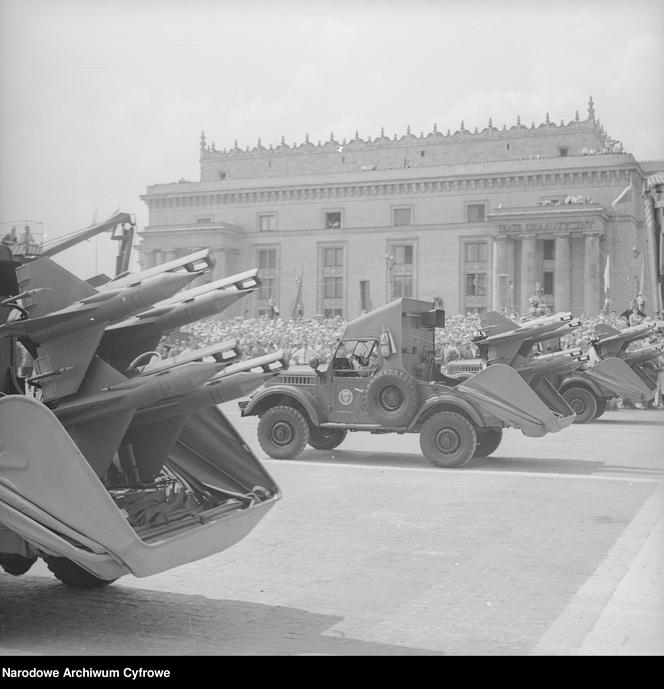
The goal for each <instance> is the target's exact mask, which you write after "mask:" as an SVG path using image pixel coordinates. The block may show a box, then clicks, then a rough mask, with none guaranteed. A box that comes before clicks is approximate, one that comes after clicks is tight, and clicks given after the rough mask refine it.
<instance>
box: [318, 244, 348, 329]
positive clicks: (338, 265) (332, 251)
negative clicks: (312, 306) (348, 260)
mask: <svg viewBox="0 0 664 689" xmlns="http://www.w3.org/2000/svg"><path fill="white" fill-rule="evenodd" d="M344 258H345V256H344V247H343V246H323V247H321V248H320V249H319V255H318V265H319V271H320V272H319V275H320V280H321V293H320V300H321V305H320V310H321V312H322V313H323V314H325V315H328V314H331V315H338V316H341V315H342V313H343V306H344V304H343V298H344Z"/></svg>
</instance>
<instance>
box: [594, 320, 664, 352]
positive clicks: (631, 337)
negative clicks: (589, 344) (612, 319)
mask: <svg viewBox="0 0 664 689" xmlns="http://www.w3.org/2000/svg"><path fill="white" fill-rule="evenodd" d="M662 332H664V322H663V321H654V320H653V321H645V322H643V323H639V324H638V325H633V326H631V327H630V328H624V329H623V330H616V329H615V328H612V327H611V326H609V325H604V324H601V325H600V326H598V327H597V328H595V336H596V337H597V338H598V339H597V341H596V342H595V346H597V347H599V348H600V350H601V353H602V356H603V357H611V356H621V351H624V349H625V347H626V346H627V345H628V344H630V343H631V342H636V341H637V340H643V339H645V338H647V337H652V335H655V334H658V333H662Z"/></svg>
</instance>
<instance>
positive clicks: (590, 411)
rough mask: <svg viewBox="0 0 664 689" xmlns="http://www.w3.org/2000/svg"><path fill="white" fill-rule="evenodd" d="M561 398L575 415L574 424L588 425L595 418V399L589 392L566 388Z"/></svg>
mask: <svg viewBox="0 0 664 689" xmlns="http://www.w3.org/2000/svg"><path fill="white" fill-rule="evenodd" d="M562 396H563V399H564V400H565V402H567V404H569V406H570V407H572V411H573V412H574V413H575V414H576V418H575V419H574V423H588V421H592V420H593V418H595V413H596V412H597V398H596V397H595V395H593V393H592V392H590V390H586V388H582V387H580V386H578V385H573V386H572V387H571V388H567V390H565V392H563V395H562Z"/></svg>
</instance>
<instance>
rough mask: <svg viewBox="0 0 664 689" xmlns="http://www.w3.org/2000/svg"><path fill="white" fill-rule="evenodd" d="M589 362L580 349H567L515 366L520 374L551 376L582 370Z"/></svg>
mask: <svg viewBox="0 0 664 689" xmlns="http://www.w3.org/2000/svg"><path fill="white" fill-rule="evenodd" d="M588 360H589V357H588V355H587V354H583V353H582V352H581V350H580V349H566V350H563V351H562V352H552V353H551V354H543V355H541V356H538V357H535V358H533V359H527V360H526V361H525V363H523V364H522V365H515V366H514V368H516V370H517V371H518V372H519V373H529V374H533V375H545V376H549V375H552V374H558V373H567V372H568V371H573V370H574V369H576V368H580V367H581V366H582V365H583V364H584V363H585V362H586V361H588Z"/></svg>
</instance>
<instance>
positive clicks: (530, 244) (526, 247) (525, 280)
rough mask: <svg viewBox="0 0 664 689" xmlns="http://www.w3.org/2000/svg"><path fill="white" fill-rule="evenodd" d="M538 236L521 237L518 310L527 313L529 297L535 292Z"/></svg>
mask: <svg viewBox="0 0 664 689" xmlns="http://www.w3.org/2000/svg"><path fill="white" fill-rule="evenodd" d="M536 250H537V237H535V236H534V235H528V236H525V237H524V236H522V238H521V289H520V299H519V303H518V304H517V305H516V310H517V312H519V313H525V312H526V311H527V310H528V299H529V297H532V296H533V294H535V283H536V282H537V278H536V275H535V270H536V265H537V263H536Z"/></svg>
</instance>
